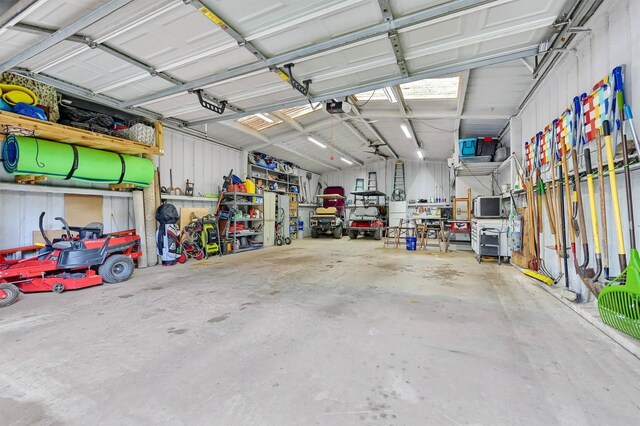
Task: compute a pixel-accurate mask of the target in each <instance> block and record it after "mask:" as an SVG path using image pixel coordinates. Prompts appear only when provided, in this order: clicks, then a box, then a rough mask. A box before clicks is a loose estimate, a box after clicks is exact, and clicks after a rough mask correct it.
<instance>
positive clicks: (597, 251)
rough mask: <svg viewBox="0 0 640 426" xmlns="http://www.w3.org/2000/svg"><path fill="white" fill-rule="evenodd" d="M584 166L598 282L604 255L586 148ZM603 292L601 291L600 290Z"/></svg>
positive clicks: (586, 149) (591, 173) (588, 154)
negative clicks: (601, 249)
mask: <svg viewBox="0 0 640 426" xmlns="http://www.w3.org/2000/svg"><path fill="white" fill-rule="evenodd" d="M583 156H584V166H585V169H586V172H587V189H588V190H589V207H590V209H591V230H592V232H593V249H594V256H595V260H596V271H595V274H594V275H593V277H592V278H591V281H592V282H594V283H595V282H596V281H597V280H598V278H600V274H602V254H601V252H600V233H599V232H598V212H597V211H596V194H595V189H594V185H593V168H592V167H591V151H590V150H589V148H585V150H584V152H583ZM599 290H601V289H599Z"/></svg>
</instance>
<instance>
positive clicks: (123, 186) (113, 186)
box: [109, 183, 136, 191]
mask: <svg viewBox="0 0 640 426" xmlns="http://www.w3.org/2000/svg"><path fill="white" fill-rule="evenodd" d="M135 188H136V186H135V185H134V184H132V183H110V184H109V189H110V190H112V191H131V190H133V189H135Z"/></svg>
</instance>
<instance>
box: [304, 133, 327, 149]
mask: <svg viewBox="0 0 640 426" xmlns="http://www.w3.org/2000/svg"><path fill="white" fill-rule="evenodd" d="M307 139H309V142H313V143H315V144H316V145H318V146H319V147H320V148H326V147H327V146H326V145H325V144H323V143H322V142H320V141H319V140H317V139H314V138H312V137H311V136H309V137H307Z"/></svg>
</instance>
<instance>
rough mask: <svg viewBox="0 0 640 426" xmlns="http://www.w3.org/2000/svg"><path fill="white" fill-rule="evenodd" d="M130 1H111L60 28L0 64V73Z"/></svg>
mask: <svg viewBox="0 0 640 426" xmlns="http://www.w3.org/2000/svg"><path fill="white" fill-rule="evenodd" d="M131 1H132V0H111V1H109V2H108V3H106V4H105V5H103V6H101V7H99V8H98V9H96V10H94V11H93V12H90V13H89V14H87V15H85V16H83V17H82V18H80V19H78V20H77V21H75V22H74V23H73V24H71V25H69V26H67V27H65V28H62V29H60V30H58V31H56V32H55V33H53V34H52V35H50V36H49V37H47V38H45V39H44V40H41V41H39V42H38V43H36V44H35V45H33V46H31V47H30V48H28V49H25V50H23V51H22V52H20V53H18V54H17V55H15V56H13V57H12V58H9V59H8V60H6V61H5V62H3V63H2V64H0V72H4V71H7V70H9V69H11V68H13V67H15V66H17V65H20V64H21V63H22V62H24V61H26V60H27V59H30V58H33V57H34V56H36V55H37V54H39V53H42V52H44V51H45V50H47V49H49V48H51V47H53V46H55V45H56V44H58V43H60V42H61V41H63V40H65V39H66V38H67V37H69V36H70V35H74V34H75V33H77V32H78V31H80V30H82V29H84V28H86V27H88V26H89V25H91V24H93V23H95V22H97V21H99V20H100V19H102V18H104V17H105V16H107V15H110V14H111V13H113V12H115V11H116V10H118V9H120V8H121V7H122V6H125V5H126V4H128V3H130V2H131Z"/></svg>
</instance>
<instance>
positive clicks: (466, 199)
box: [453, 188, 471, 221]
mask: <svg viewBox="0 0 640 426" xmlns="http://www.w3.org/2000/svg"><path fill="white" fill-rule="evenodd" d="M458 203H464V204H466V207H467V208H466V210H464V211H463V210H462V209H460V211H458ZM462 214H464V215H465V218H464V219H458V216H459V215H462ZM453 219H454V220H466V221H470V220H471V188H469V189H467V196H466V197H462V198H458V197H455V198H454V199H453Z"/></svg>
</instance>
